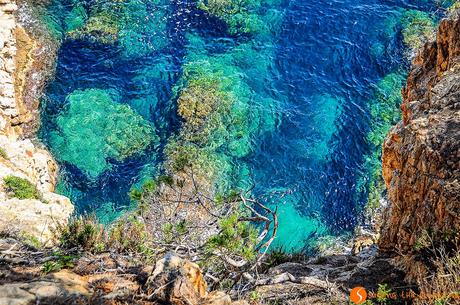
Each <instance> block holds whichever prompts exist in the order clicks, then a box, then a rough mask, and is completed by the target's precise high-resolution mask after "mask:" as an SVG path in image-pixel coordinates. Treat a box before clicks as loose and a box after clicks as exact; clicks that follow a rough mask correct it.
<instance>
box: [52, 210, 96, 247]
mask: <svg viewBox="0 0 460 305" xmlns="http://www.w3.org/2000/svg"><path fill="white" fill-rule="evenodd" d="M58 234H59V241H60V246H61V247H63V248H67V249H70V248H80V249H82V250H85V251H90V252H100V251H103V250H104V249H105V238H104V228H103V226H102V225H101V224H99V223H98V221H97V219H96V218H95V217H94V216H80V217H77V218H73V219H70V220H69V223H68V224H67V226H65V227H61V228H59V231H58Z"/></svg>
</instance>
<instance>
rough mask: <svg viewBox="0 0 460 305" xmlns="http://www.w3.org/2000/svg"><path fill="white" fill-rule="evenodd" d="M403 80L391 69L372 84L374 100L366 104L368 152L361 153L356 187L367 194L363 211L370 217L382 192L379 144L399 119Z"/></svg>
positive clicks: (403, 74) (383, 184)
mask: <svg viewBox="0 0 460 305" xmlns="http://www.w3.org/2000/svg"><path fill="white" fill-rule="evenodd" d="M404 82H405V73H402V72H394V73H390V74H388V75H386V76H385V77H384V78H382V79H381V80H380V81H379V82H378V83H377V85H376V88H375V93H374V96H375V99H374V100H372V101H371V104H370V106H369V107H370V119H371V122H370V126H371V128H370V130H369V131H368V133H367V136H366V139H367V141H368V143H369V145H370V152H369V154H368V155H367V156H365V160H364V163H363V169H362V175H361V177H360V179H358V186H357V190H358V191H359V192H365V193H367V200H366V202H367V203H366V206H365V210H366V214H368V215H369V216H371V215H372V214H373V213H374V211H375V210H376V209H377V208H378V207H380V200H381V198H382V194H383V192H384V191H385V183H384V181H383V177H382V164H381V161H380V160H381V147H382V145H383V141H384V140H385V136H386V135H387V133H388V131H389V130H390V128H391V126H393V125H394V124H396V123H397V122H398V121H399V120H400V118H401V111H400V105H401V102H402V94H401V89H402V87H403V85H404Z"/></svg>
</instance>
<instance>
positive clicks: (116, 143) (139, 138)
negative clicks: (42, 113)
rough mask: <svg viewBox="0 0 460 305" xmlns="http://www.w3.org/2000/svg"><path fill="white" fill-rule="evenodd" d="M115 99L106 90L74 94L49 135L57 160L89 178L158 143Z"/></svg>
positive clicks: (148, 127)
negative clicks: (115, 161) (76, 168)
mask: <svg viewBox="0 0 460 305" xmlns="http://www.w3.org/2000/svg"><path fill="white" fill-rule="evenodd" d="M116 99H117V97H116V96H113V92H111V91H109V90H101V89H87V90H84V91H81V90H76V91H74V92H73V93H72V94H70V95H69V96H68V97H67V102H68V104H67V106H66V108H65V109H64V110H63V111H62V112H61V114H60V116H59V117H58V118H57V119H56V125H57V130H56V131H55V132H53V133H51V135H50V144H51V147H52V149H53V150H55V151H56V152H58V156H59V157H60V158H61V159H62V160H63V161H66V162H69V163H71V164H73V165H75V166H76V167H78V168H79V169H81V170H82V171H83V172H84V173H85V174H87V175H88V177H90V178H96V177H97V176H98V175H100V174H101V173H102V172H104V171H105V170H108V169H110V168H111V165H110V159H115V160H117V161H122V160H123V159H125V158H127V157H130V156H132V155H134V154H136V153H139V152H141V151H143V150H144V149H145V148H147V146H149V145H150V144H151V143H153V142H155V141H157V140H158V138H157V136H156V135H155V133H154V130H153V128H152V126H151V125H150V124H149V123H148V122H147V121H145V120H144V119H143V118H142V117H141V116H139V115H138V114H136V113H135V112H134V111H133V110H132V109H131V108H130V107H129V106H127V105H123V104H119V103H117V101H116Z"/></svg>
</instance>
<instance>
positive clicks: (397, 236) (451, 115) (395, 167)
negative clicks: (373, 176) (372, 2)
mask: <svg viewBox="0 0 460 305" xmlns="http://www.w3.org/2000/svg"><path fill="white" fill-rule="evenodd" d="M459 89H460V19H459V13H458V11H457V12H453V14H452V16H451V17H450V18H448V19H445V20H442V21H441V23H440V25H439V29H438V33H437V39H436V41H435V42H430V43H428V44H427V45H426V46H425V48H423V49H422V50H421V51H420V52H419V54H418V56H417V57H416V58H415V60H414V62H413V67H412V69H411V71H410V73H409V76H408V80H407V85H406V87H405V88H404V89H403V98H404V100H403V103H402V106H401V109H402V112H403V119H402V121H400V122H399V123H398V124H397V125H396V126H395V127H393V128H392V129H391V130H390V133H389V135H388V136H387V138H386V140H385V142H384V145H383V158H382V159H383V176H384V179H385V183H386V186H387V189H388V197H389V199H390V201H391V209H390V211H389V213H388V217H387V221H385V222H384V223H385V224H386V225H385V227H384V228H383V231H382V236H381V240H380V247H381V248H382V249H384V250H396V249H397V250H399V251H402V253H406V254H407V253H411V252H413V251H414V248H415V246H416V244H418V243H419V241H420V239H421V238H422V237H423V236H424V235H425V234H429V235H430V236H431V237H432V238H433V239H434V240H435V241H441V237H442V238H443V239H448V238H455V234H458V232H459V230H460V217H459V216H460V103H459V100H460V95H459Z"/></svg>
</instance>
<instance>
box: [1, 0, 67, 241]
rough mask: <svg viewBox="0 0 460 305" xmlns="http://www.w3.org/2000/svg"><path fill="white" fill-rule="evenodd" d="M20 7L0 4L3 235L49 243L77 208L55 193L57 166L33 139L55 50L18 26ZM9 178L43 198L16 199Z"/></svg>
mask: <svg viewBox="0 0 460 305" xmlns="http://www.w3.org/2000/svg"><path fill="white" fill-rule="evenodd" d="M17 9H18V7H17V5H16V2H15V1H14V0H0V231H2V232H5V231H7V232H8V233H10V234H11V233H13V234H18V235H21V236H23V237H28V238H32V239H33V240H34V241H38V242H40V243H41V244H47V243H49V242H50V241H51V240H52V235H53V234H52V230H53V228H54V227H55V226H56V224H57V223H64V222H66V221H67V219H68V217H69V216H70V214H71V213H72V212H73V206H72V204H71V203H70V201H69V200H68V199H67V198H65V197H63V196H60V195H58V194H55V193H54V187H55V183H56V175H57V170H58V168H57V165H56V163H55V162H54V160H53V158H52V156H51V155H50V153H49V152H47V151H46V150H44V149H42V148H40V145H39V144H38V143H35V141H34V138H33V131H34V130H35V129H36V126H37V118H38V113H39V109H38V107H39V98H40V95H41V93H42V89H43V86H44V85H45V81H46V79H47V77H48V76H49V73H50V69H51V67H52V66H51V64H52V61H53V59H52V58H53V56H51V55H52V54H53V50H52V47H50V46H49V45H47V44H46V43H44V42H43V41H41V40H39V39H36V38H34V36H33V35H32V34H31V33H30V31H28V30H27V29H26V28H25V27H24V26H22V25H21V24H20V23H19V21H18V19H19V17H18V16H19V14H18V12H17ZM45 58H47V59H45ZM5 177H17V178H22V179H25V180H26V181H29V182H30V183H31V184H32V185H33V186H34V187H35V188H36V189H37V190H38V192H39V194H40V198H22V199H20V198H16V197H15V196H14V195H13V196H12V195H11V194H9V193H8V192H7V190H6V185H5V180H4V179H5Z"/></svg>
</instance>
